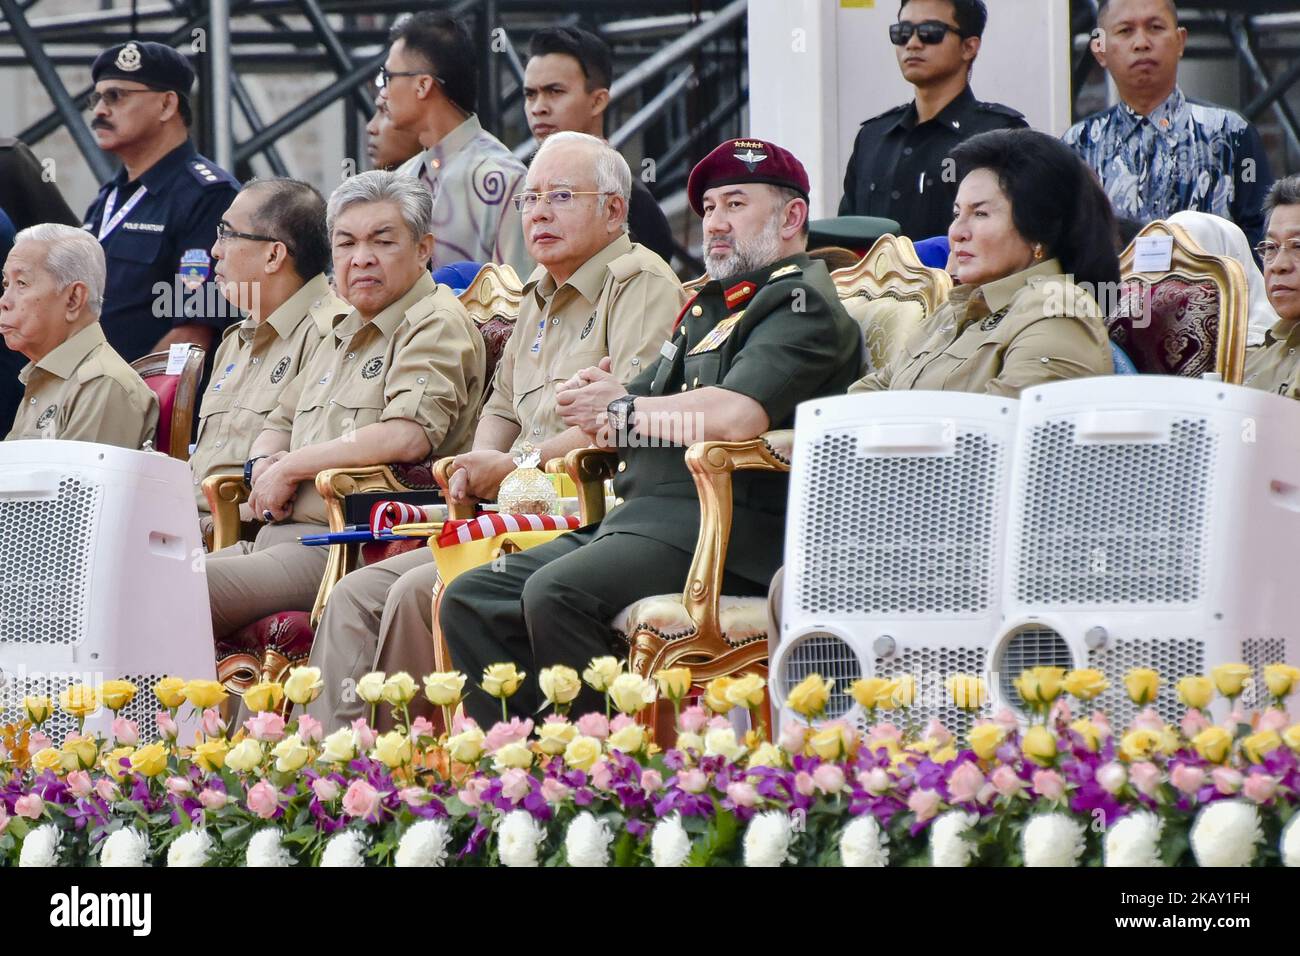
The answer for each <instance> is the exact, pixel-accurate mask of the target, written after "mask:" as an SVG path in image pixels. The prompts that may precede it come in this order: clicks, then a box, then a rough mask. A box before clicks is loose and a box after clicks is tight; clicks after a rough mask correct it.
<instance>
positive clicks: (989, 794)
mask: <svg viewBox="0 0 1300 956" xmlns="http://www.w3.org/2000/svg"><path fill="white" fill-rule="evenodd" d="M997 792H998V790H997V787H995V786H993V784H991V783H986V784H984V786H982V787H980V792H979V793H977V794H975V801H976V802H977V803H988V802H989V801H990V800H992V799H993V796H994V794H996V793H997Z"/></svg>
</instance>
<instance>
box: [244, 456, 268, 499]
mask: <svg viewBox="0 0 1300 956" xmlns="http://www.w3.org/2000/svg"><path fill="white" fill-rule="evenodd" d="M270 457H271V456H270V455H258V456H257V457H256V458H250V459H248V461H246V462H244V487H245V488H246V489H247V490H249V491H252V490H253V466H254V465H256V464H257V463H258V462H259V461H261V460H262V459H263V458H270Z"/></svg>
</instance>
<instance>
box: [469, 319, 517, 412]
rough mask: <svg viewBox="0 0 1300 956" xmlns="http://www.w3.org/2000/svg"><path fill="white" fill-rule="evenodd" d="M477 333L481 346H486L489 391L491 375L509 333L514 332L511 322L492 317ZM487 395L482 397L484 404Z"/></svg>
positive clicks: (508, 339) (504, 347) (507, 340)
mask: <svg viewBox="0 0 1300 956" xmlns="http://www.w3.org/2000/svg"><path fill="white" fill-rule="evenodd" d="M478 330H479V333H480V334H481V335H482V336H483V344H484V345H486V346H487V379H486V381H487V382H488V383H489V386H488V390H489V391H490V389H491V382H492V374H493V373H494V372H495V371H496V368H497V362H499V361H501V355H502V353H503V352H505V350H506V343H507V342H509V341H510V333H511V332H513V331H514V330H515V326H514V323H513V322H508V321H507V320H505V319H503V318H501V316H499V315H494V316H493V317H492V318H490V319H488V320H487V321H486V322H484V323H483V324H482V325H480V326H479V327H478ZM487 400H488V393H487V392H485V393H484V395H483V401H484V403H485V404H486V402H487Z"/></svg>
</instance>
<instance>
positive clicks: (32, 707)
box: [23, 697, 54, 727]
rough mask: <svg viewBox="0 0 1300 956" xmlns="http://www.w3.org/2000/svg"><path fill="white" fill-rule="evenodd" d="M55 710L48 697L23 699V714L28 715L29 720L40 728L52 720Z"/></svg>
mask: <svg viewBox="0 0 1300 956" xmlns="http://www.w3.org/2000/svg"><path fill="white" fill-rule="evenodd" d="M53 710H54V704H52V703H51V702H50V699H49V698H48V697H24V698H23V712H24V713H26V714H27V719H28V720H30V721H31V722H32V723H34V724H35V725H36V726H38V727H39V726H40V725H41V724H43V723H45V722H46V721H47V720H49V719H50V713H51V712H52V711H53Z"/></svg>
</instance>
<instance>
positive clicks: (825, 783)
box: [728, 763, 844, 796]
mask: <svg viewBox="0 0 1300 956" xmlns="http://www.w3.org/2000/svg"><path fill="white" fill-rule="evenodd" d="M813 784H814V785H815V786H816V787H817V789H818V790H820V791H821V792H822V793H824V794H826V795H827V796H831V795H832V794H836V793H839V792H840V791H841V790H843V789H844V771H843V770H841V769H840V768H839V767H838V766H837V765H836V764H833V763H824V764H822V765H821V766H820V767H818V768H817V769H816V770H814V771H813ZM728 792H730V791H728Z"/></svg>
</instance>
